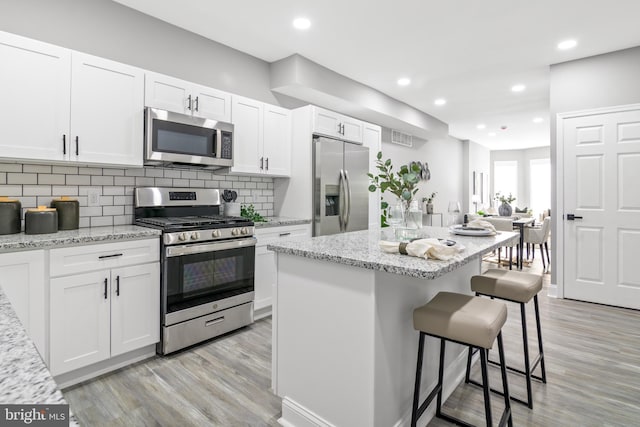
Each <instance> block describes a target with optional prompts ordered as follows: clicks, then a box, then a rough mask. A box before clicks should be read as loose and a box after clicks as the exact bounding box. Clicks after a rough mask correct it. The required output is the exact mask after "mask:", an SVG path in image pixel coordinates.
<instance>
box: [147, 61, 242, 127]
mask: <svg viewBox="0 0 640 427" xmlns="http://www.w3.org/2000/svg"><path fill="white" fill-rule="evenodd" d="M145 105H146V106H147V107H153V108H160V109H162V110H168V111H173V112H175V113H182V114H190V115H193V116H196V117H203V118H207V119H212V120H219V121H222V122H230V121H231V94H229V93H227V92H223V91H221V90H217V89H213V88H210V87H207V86H202V85H199V84H195V83H191V82H188V81H185V80H181V79H177V78H175V77H171V76H165V75H164V74H159V73H153V72H147V73H145Z"/></svg>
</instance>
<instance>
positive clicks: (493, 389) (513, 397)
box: [468, 378, 529, 406]
mask: <svg viewBox="0 0 640 427" xmlns="http://www.w3.org/2000/svg"><path fill="white" fill-rule="evenodd" d="M468 384H473V385H475V386H477V387H480V388H482V383H480V382H478V381H476V380H474V379H472V378H470V379H469V382H468ZM489 390H491V392H492V393H495V394H497V395H500V396H503V397H504V392H503V391H502V390H498V389H495V388H493V387H489ZM509 399H511V400H513V401H514V402H518V403H521V404H523V405H525V406H529V402H527V401H524V400H522V399H520V398H517V397H515V396H512V395H511V393H509Z"/></svg>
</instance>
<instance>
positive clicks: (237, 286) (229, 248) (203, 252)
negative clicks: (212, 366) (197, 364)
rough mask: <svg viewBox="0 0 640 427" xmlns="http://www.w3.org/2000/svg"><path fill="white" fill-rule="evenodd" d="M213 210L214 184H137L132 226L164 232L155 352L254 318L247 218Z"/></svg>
mask: <svg viewBox="0 0 640 427" xmlns="http://www.w3.org/2000/svg"><path fill="white" fill-rule="evenodd" d="M219 208H220V192H219V190H212V189H204V188H158V187H144V188H136V190H135V224H136V225H141V226H145V227H152V228H157V229H160V230H162V237H161V245H160V249H161V256H160V266H161V272H160V277H161V280H160V281H161V283H160V286H161V288H160V296H161V301H160V307H161V313H160V314H161V316H160V319H161V325H160V343H159V344H158V346H157V352H158V353H159V354H168V353H172V352H174V351H177V350H180V349H182V348H185V347H188V346H190V345H193V344H197V343H199V342H201V341H204V340H207V339H209V338H213V337H216V336H218V335H221V334H224V333H226V332H229V331H232V330H234V329H237V328H240V327H242V326H246V325H248V324H250V323H253V298H254V267H255V245H256V238H255V237H253V234H254V227H253V222H251V221H249V220H247V219H246V218H241V217H223V216H220V215H219Z"/></svg>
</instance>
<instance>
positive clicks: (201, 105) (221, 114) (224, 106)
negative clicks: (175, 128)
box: [191, 84, 231, 122]
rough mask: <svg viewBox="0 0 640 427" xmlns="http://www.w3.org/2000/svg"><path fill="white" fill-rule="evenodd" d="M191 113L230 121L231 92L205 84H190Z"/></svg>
mask: <svg viewBox="0 0 640 427" xmlns="http://www.w3.org/2000/svg"><path fill="white" fill-rule="evenodd" d="M192 88H193V89H192V92H191V96H192V109H193V115H194V116H198V117H204V118H207V119H212V120H219V121H221V122H231V94H230V93H227V92H223V91H221V90H217V89H213V88H210V87H207V86H201V85H197V84H194V85H193V86H192Z"/></svg>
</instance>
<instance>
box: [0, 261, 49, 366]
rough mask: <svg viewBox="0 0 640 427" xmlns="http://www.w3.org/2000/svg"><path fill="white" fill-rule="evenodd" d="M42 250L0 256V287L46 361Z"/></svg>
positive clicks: (44, 289) (43, 262) (44, 288)
mask: <svg viewBox="0 0 640 427" xmlns="http://www.w3.org/2000/svg"><path fill="white" fill-rule="evenodd" d="M44 267H45V253H44V250H37V251H24V252H12V253H4V254H0V288H2V291H3V292H4V294H5V295H6V297H7V298H8V299H9V302H11V305H12V307H13V310H14V311H15V312H16V315H17V316H18V318H19V319H20V322H22V326H24V329H25V330H26V331H27V334H28V335H29V337H30V338H31V339H32V340H33V342H34V344H35V345H36V348H37V349H38V352H39V353H40V356H41V357H42V358H43V359H44V360H46V358H47V350H46V317H45V313H46V310H45V291H46V287H45V268H44Z"/></svg>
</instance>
